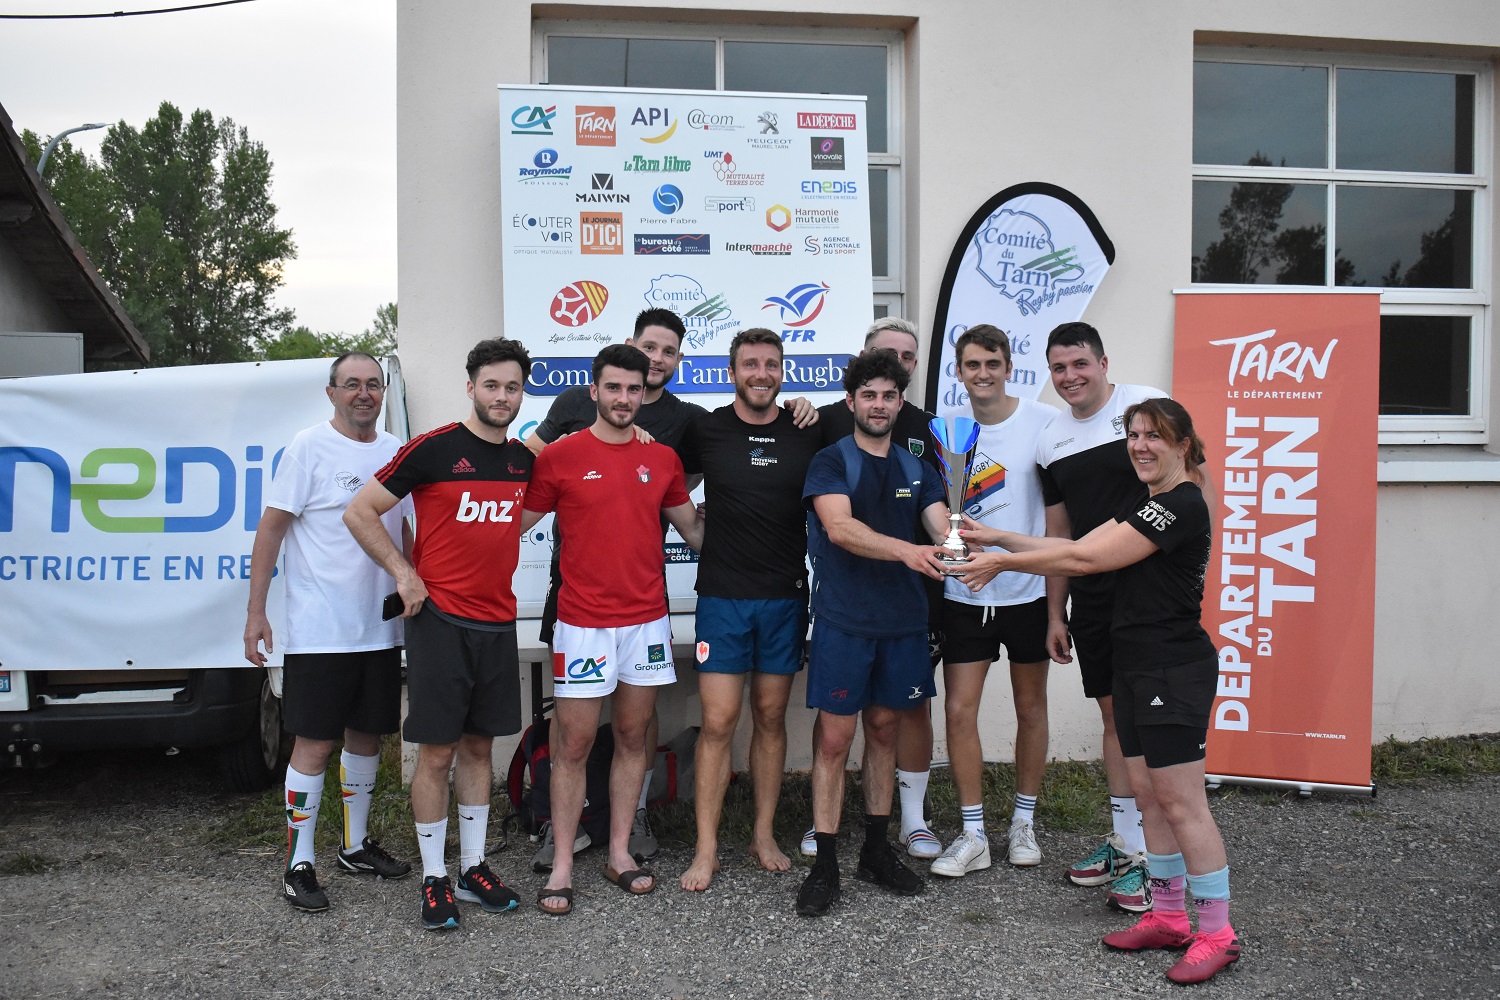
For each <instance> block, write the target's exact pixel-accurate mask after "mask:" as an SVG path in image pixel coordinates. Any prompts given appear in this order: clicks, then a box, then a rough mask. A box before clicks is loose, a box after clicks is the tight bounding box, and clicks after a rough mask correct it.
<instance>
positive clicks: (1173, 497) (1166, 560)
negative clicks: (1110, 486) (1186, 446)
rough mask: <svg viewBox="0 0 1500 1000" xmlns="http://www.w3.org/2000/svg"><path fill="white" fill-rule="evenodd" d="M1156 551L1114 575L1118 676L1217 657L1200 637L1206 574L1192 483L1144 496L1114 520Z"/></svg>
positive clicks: (1204, 510) (1198, 496) (1205, 525)
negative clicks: (1133, 670)
mask: <svg viewBox="0 0 1500 1000" xmlns="http://www.w3.org/2000/svg"><path fill="white" fill-rule="evenodd" d="M1117 519H1118V520H1119V521H1120V522H1121V523H1123V524H1128V525H1130V526H1131V527H1132V528H1134V529H1135V530H1137V531H1139V532H1140V533H1141V534H1142V535H1144V536H1146V538H1148V539H1150V540H1151V542H1152V543H1153V544H1154V545H1156V547H1157V551H1156V552H1153V553H1152V554H1151V555H1149V556H1147V557H1146V558H1145V559H1142V560H1141V561H1140V562H1138V563H1134V564H1132V565H1130V566H1126V567H1125V568H1124V569H1122V570H1120V571H1119V572H1118V574H1117V576H1116V581H1115V582H1116V586H1115V613H1114V622H1113V626H1112V628H1111V635H1112V636H1113V638H1114V642H1115V667H1116V669H1124V670H1129V669H1130V668H1131V667H1132V666H1140V667H1171V666H1178V665H1180V664H1184V663H1192V662H1195V661H1199V660H1204V659H1207V660H1213V659H1214V658H1215V657H1216V655H1217V654H1216V653H1215V651H1214V645H1213V642H1212V641H1211V640H1210V639H1209V637H1208V633H1207V632H1205V631H1203V624H1202V608H1203V579H1204V575H1205V574H1206V573H1207V572H1208V555H1209V549H1210V546H1211V543H1210V539H1209V515H1208V505H1207V504H1206V503H1205V502H1204V500H1203V491H1202V490H1200V489H1199V488H1198V487H1197V485H1195V484H1194V483H1190V482H1188V483H1182V484H1181V485H1179V486H1176V487H1174V488H1173V489H1170V490H1168V491H1166V492H1165V493H1160V494H1157V495H1156V496H1153V497H1142V498H1139V499H1137V500H1136V502H1134V503H1132V504H1130V505H1129V506H1127V507H1125V508H1124V509H1123V510H1122V511H1121V512H1120V514H1119V515H1118V518H1117Z"/></svg>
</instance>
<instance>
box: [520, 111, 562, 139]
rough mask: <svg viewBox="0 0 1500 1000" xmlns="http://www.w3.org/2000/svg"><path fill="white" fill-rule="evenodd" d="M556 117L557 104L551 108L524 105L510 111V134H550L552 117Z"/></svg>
mask: <svg viewBox="0 0 1500 1000" xmlns="http://www.w3.org/2000/svg"><path fill="white" fill-rule="evenodd" d="M556 117H557V105H555V104H554V105H553V106H552V107H550V108H543V107H540V106H533V105H530V104H527V105H524V106H522V107H519V108H517V109H516V110H514V111H512V112H511V113H510V134H511V135H546V136H550V135H551V134H552V119H554V118H556Z"/></svg>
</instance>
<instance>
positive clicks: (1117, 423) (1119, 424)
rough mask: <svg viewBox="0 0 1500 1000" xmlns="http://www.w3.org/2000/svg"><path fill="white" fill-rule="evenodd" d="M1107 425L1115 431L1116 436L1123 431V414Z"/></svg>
mask: <svg viewBox="0 0 1500 1000" xmlns="http://www.w3.org/2000/svg"><path fill="white" fill-rule="evenodd" d="M1109 424H1110V426H1111V427H1113V428H1114V429H1115V433H1116V434H1118V433H1120V432H1121V431H1123V430H1124V429H1125V415H1124V414H1123V413H1122V414H1119V415H1118V416H1116V417H1115V418H1114V419H1113V420H1111V421H1110V422H1109Z"/></svg>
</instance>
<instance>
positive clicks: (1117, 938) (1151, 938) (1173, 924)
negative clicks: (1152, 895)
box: [1103, 912, 1193, 951]
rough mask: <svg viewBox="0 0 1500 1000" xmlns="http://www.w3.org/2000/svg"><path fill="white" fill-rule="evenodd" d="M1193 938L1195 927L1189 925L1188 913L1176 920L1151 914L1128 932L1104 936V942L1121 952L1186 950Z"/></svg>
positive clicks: (1117, 932) (1115, 932)
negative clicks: (1156, 949) (1159, 949)
mask: <svg viewBox="0 0 1500 1000" xmlns="http://www.w3.org/2000/svg"><path fill="white" fill-rule="evenodd" d="M1192 938H1193V926H1192V924H1189V923H1188V918H1187V914H1186V913H1179V914H1177V919H1176V920H1171V919H1168V918H1167V917H1165V916H1163V915H1162V914H1160V913H1156V912H1151V913H1147V914H1146V915H1145V916H1144V917H1142V918H1141V919H1140V920H1138V921H1136V924H1135V926H1134V927H1131V928H1130V929H1128V930H1123V931H1111V932H1110V933H1108V934H1106V935H1104V938H1103V941H1104V943H1105V944H1107V945H1109V946H1110V947H1111V948H1117V949H1119V950H1120V951H1144V950H1145V949H1147V948H1186V947H1187V945H1188V942H1189V941H1191V940H1192Z"/></svg>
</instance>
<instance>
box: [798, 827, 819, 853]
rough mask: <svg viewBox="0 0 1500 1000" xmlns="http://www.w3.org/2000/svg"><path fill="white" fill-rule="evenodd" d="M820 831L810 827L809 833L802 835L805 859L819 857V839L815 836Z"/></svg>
mask: <svg viewBox="0 0 1500 1000" xmlns="http://www.w3.org/2000/svg"><path fill="white" fill-rule="evenodd" d="M817 832H818V831H817V830H816V829H814V828H813V827H808V828H807V832H806V833H804V834H803V835H802V848H801V850H802V856H803V857H804V858H815V857H817V856H818V839H817V837H816V836H814V834H816V833H817Z"/></svg>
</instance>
